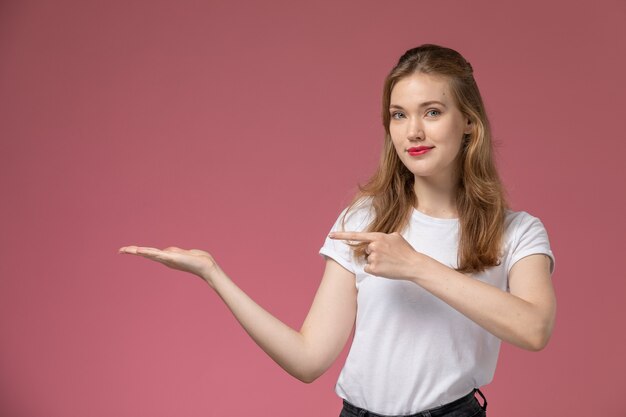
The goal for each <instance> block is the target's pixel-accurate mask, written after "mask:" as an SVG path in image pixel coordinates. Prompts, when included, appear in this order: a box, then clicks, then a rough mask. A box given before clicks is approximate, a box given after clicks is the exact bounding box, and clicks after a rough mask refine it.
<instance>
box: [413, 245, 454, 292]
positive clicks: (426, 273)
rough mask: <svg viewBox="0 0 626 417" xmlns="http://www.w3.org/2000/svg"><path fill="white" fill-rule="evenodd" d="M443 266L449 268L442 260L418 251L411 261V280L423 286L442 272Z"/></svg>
mask: <svg viewBox="0 0 626 417" xmlns="http://www.w3.org/2000/svg"><path fill="white" fill-rule="evenodd" d="M442 268H445V269H449V268H448V267H447V266H445V265H444V264H442V263H441V262H439V261H437V260H435V259H433V258H431V257H430V256H427V255H424V254H422V253H419V252H416V254H415V257H414V262H412V263H411V273H410V278H409V281H411V282H414V283H415V284H417V285H420V286H422V285H423V284H424V283H425V282H426V281H427V280H428V279H432V278H434V277H436V276H437V274H440V273H441V272H442Z"/></svg>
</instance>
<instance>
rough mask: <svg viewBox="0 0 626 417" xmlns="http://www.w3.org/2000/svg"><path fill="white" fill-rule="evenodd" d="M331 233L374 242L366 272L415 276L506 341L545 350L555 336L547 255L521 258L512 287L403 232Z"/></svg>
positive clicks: (511, 274)
mask: <svg viewBox="0 0 626 417" xmlns="http://www.w3.org/2000/svg"><path fill="white" fill-rule="evenodd" d="M330 237H331V238H333V239H343V240H351V241H363V242H369V243H368V247H367V252H368V253H369V255H368V259H367V265H366V267H365V272H367V273H369V274H372V275H377V276H380V277H386V278H390V279H403V280H408V281H412V282H414V283H416V284H418V285H420V286H421V287H423V288H424V289H426V290H427V291H429V292H430V293H432V294H433V295H435V296H436V297H438V298H440V299H441V300H443V301H444V302H446V303H447V304H448V305H450V306H451V307H453V308H454V309H456V310H458V311H459V312H460V313H462V314H463V315H465V316H466V317H468V318H469V319H470V320H472V321H474V322H476V323H477V324H478V325H480V326H481V327H483V328H484V329H485V330H487V331H489V332H490V333H492V334H493V335H495V336H496V337H498V338H500V339H502V340H505V341H507V342H509V343H512V344H514V345H515V346H518V347H521V348H523V349H528V350H541V349H543V348H544V347H545V346H546V344H547V343H548V340H549V339H550V335H551V334H552V327H553V325H554V318H555V314H556V298H555V296H554V289H553V287H552V280H551V276H550V259H549V258H548V256H547V255H543V254H536V255H530V256H527V257H525V258H522V259H520V260H519V261H517V262H516V263H515V265H513V267H512V268H511V270H510V272H509V277H508V278H509V289H510V292H507V291H503V290H501V289H499V288H496V287H494V286H492V285H489V284H487V283H485V282H482V281H479V280H477V279H474V278H471V277H470V276H468V275H465V274H463V273H460V272H458V271H456V270H454V269H452V268H450V267H448V266H446V265H444V264H442V263H440V262H438V261H436V260H435V259H433V258H431V257H429V256H426V255H424V254H422V253H419V252H417V251H415V249H413V247H412V246H411V245H410V244H409V243H408V242H407V241H406V240H405V239H404V238H403V237H402V236H401V235H400V234H398V233H389V234H386V233H366V232H337V233H331V235H330Z"/></svg>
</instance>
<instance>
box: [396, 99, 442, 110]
mask: <svg viewBox="0 0 626 417" xmlns="http://www.w3.org/2000/svg"><path fill="white" fill-rule="evenodd" d="M433 104H439V105H440V106H443V107H446V105H445V104H443V103H442V102H441V101H437V100H430V101H425V102H423V103H421V104H420V105H419V107H420V108H422V107H428V106H432V105H433ZM389 108H390V109H399V110H404V107H402V106H400V105H398V104H390V105H389Z"/></svg>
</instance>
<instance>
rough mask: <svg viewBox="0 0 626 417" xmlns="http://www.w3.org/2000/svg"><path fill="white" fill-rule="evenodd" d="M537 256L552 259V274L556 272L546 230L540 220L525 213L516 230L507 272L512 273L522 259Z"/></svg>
mask: <svg viewBox="0 0 626 417" xmlns="http://www.w3.org/2000/svg"><path fill="white" fill-rule="evenodd" d="M535 254H545V255H548V256H549V257H550V273H552V272H554V254H553V253H552V250H551V248H550V240H549V239H548V232H547V231H546V228H545V227H544V225H543V223H542V222H541V220H539V219H538V218H536V217H533V216H531V215H530V214H528V213H523V215H522V217H521V220H520V222H519V224H518V226H517V228H516V230H515V238H514V241H513V247H512V251H511V256H510V257H509V262H508V265H507V272H510V270H511V268H512V267H513V265H515V263H516V262H517V261H519V260H520V259H522V258H525V257H526V256H529V255H535Z"/></svg>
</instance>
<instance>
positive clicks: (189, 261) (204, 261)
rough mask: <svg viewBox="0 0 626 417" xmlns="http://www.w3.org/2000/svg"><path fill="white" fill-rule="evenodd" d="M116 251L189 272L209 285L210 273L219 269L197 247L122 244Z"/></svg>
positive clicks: (208, 255) (210, 257) (205, 253)
mask: <svg viewBox="0 0 626 417" xmlns="http://www.w3.org/2000/svg"><path fill="white" fill-rule="evenodd" d="M118 253H125V254H131V255H139V256H143V257H144V258H148V259H151V260H153V261H157V262H160V263H162V264H164V265H166V266H168V267H170V268H172V269H178V270H179V271H185V272H190V273H192V274H194V275H197V276H199V277H200V278H202V279H203V280H205V281H206V282H207V283H208V284H209V285H211V286H212V283H211V281H210V276H211V273H212V272H214V271H216V270H218V269H219V266H218V265H217V263H216V262H215V260H214V259H213V257H212V256H211V254H210V253H208V252H205V251H203V250H199V249H190V250H185V249H181V248H177V247H174V246H170V247H169V248H165V249H163V250H161V249H156V248H149V247H142V246H124V247H122V248H120V250H119V251H118Z"/></svg>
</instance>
